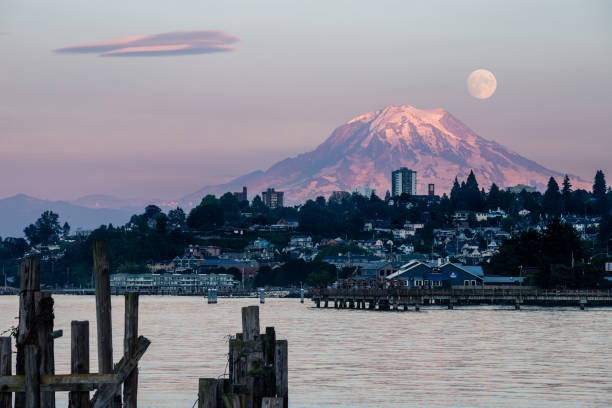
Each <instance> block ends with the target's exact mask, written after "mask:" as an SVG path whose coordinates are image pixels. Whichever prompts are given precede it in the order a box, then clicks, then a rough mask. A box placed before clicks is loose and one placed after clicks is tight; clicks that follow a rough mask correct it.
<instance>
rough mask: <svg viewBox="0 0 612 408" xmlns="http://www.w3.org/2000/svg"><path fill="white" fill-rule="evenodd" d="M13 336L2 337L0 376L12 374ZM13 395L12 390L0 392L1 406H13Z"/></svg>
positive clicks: (0, 342) (0, 344) (5, 407)
mask: <svg viewBox="0 0 612 408" xmlns="http://www.w3.org/2000/svg"><path fill="white" fill-rule="evenodd" d="M11 353H12V350H11V338H10V337H0V376H8V375H11V374H12V370H13V364H12V359H11ZM12 406H13V395H12V394H11V393H10V392H0V408H12Z"/></svg>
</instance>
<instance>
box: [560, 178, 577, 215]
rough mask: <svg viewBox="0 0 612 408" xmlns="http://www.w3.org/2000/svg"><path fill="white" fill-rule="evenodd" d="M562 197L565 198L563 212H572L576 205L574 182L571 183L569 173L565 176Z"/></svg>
mask: <svg viewBox="0 0 612 408" xmlns="http://www.w3.org/2000/svg"><path fill="white" fill-rule="evenodd" d="M561 197H562V199H563V212H564V213H566V214H567V213H570V212H572V210H573V207H574V206H573V205H572V184H571V183H570V179H569V177H568V175H567V174H566V175H565V177H564V178H563V189H562V190H561Z"/></svg>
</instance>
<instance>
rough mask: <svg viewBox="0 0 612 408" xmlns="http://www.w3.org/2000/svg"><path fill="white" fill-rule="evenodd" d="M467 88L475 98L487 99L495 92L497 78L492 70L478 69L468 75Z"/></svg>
mask: <svg viewBox="0 0 612 408" xmlns="http://www.w3.org/2000/svg"><path fill="white" fill-rule="evenodd" d="M467 88H468V92H469V93H470V95H472V96H473V97H474V98H478V99H487V98H490V97H491V95H493V94H494V93H495V90H496V89H497V80H496V79H495V75H493V73H492V72H491V71H487V70H486V69H477V70H476V71H474V72H472V73H471V74H470V76H469V77H468V79H467Z"/></svg>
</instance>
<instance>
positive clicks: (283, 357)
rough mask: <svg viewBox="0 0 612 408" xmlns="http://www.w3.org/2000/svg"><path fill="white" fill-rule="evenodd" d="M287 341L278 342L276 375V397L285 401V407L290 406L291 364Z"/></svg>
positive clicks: (275, 360) (275, 363)
mask: <svg viewBox="0 0 612 408" xmlns="http://www.w3.org/2000/svg"><path fill="white" fill-rule="evenodd" d="M288 355H289V351H288V343H287V340H277V341H276V354H275V357H274V375H275V377H276V396H277V397H279V398H282V399H283V407H284V408H287V407H288V406H289V364H288V360H287V358H288Z"/></svg>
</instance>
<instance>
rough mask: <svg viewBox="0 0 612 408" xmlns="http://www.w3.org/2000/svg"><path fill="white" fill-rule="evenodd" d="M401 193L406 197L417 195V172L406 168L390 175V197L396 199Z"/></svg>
mask: <svg viewBox="0 0 612 408" xmlns="http://www.w3.org/2000/svg"><path fill="white" fill-rule="evenodd" d="M403 193H406V194H408V195H416V193H417V172H416V171H414V170H410V169H408V168H406V167H402V168H401V169H399V170H395V171H394V172H392V173H391V195H392V196H393V197H397V196H400V195H402V194H403Z"/></svg>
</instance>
